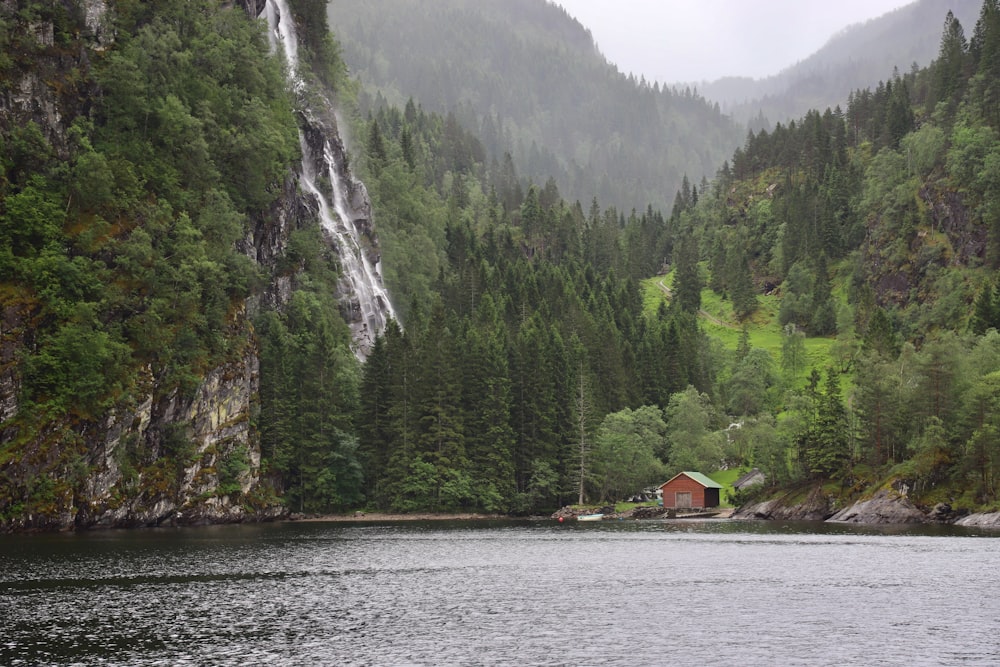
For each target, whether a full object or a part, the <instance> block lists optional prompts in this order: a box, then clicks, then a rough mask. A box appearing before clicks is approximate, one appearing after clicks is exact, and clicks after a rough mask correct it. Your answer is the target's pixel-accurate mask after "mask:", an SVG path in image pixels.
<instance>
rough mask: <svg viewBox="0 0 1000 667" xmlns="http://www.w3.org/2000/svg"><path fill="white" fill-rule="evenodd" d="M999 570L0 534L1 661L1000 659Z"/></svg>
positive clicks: (988, 549)
mask: <svg viewBox="0 0 1000 667" xmlns="http://www.w3.org/2000/svg"><path fill="white" fill-rule="evenodd" d="M977 538H980V539H977ZM982 538H987V539H982ZM998 564H1000V540H998V539H995V538H994V534H991V533H986V532H981V531H980V532H975V531H960V530H957V529H953V528H933V529H927V528H923V529H919V530H915V529H912V528H908V529H907V528H892V529H883V528H878V529H876V528H859V527H855V526H845V525H826V524H813V523H743V522H724V521H708V522H604V523H597V524H577V523H566V524H556V523H555V522H551V521H544V522H528V521H525V522H488V523H487V522H476V523H469V522H432V523H405V524H391V525H361V524H337V523H309V524H274V525H263V526H222V527H210V528H193V529H156V530H146V531H131V532H105V533H88V534H80V535H31V536H0V619H3V633H2V635H0V664H5V665H22V664H23V665H36V664H123V665H125V664H127V665H203V664H211V665H237V664H239V665H256V664H288V665H293V664H294V665H299V664H326V665H354V664H358V665H372V664H374V665H447V664H455V665H457V664H461V665H468V664H504V665H509V664H517V665H525V664H532V665H586V664H621V665H651V664H664V663H668V664H681V663H687V662H695V663H697V664H702V665H705V664H708V665H723V664H726V665H729V664H734V663H739V664H751V665H756V664H760V665H765V664H770V665H777V664H780V665H848V664H852V665H875V664H883V665H904V664H905V665H913V664H928V665H930V664H958V663H961V664H963V665H969V664H984V665H986V664H1000V638H998V634H997V627H996V624H997V619H1000V600H998V596H997V587H996V585H995V583H994V582H995V579H996V572H997V566H998Z"/></svg>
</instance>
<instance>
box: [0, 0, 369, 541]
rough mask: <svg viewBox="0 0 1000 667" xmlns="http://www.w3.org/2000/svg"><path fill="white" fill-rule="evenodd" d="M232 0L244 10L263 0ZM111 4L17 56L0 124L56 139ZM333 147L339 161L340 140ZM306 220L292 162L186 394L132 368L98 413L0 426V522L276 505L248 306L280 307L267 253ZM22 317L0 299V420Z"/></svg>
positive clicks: (9, 406)
mask: <svg viewBox="0 0 1000 667" xmlns="http://www.w3.org/2000/svg"><path fill="white" fill-rule="evenodd" d="M17 4H18V3H14V2H12V0H5V1H3V2H2V3H0V13H2V14H5V15H7V16H13V12H15V11H16V9H17ZM229 4H232V3H229ZM238 4H239V6H241V7H242V8H243V9H244V10H245V11H246V12H247V13H248V15H251V16H256V15H258V14H259V13H260V11H262V9H263V5H264V0H241V1H240V2H239V3H238ZM113 11H114V4H113V3H106V2H103V1H101V0H82V1H81V2H79V3H78V4H77V5H76V7H75V10H74V14H73V15H74V16H75V17H76V19H77V20H78V21H79V23H78V24H77V25H76V26H75V29H76V30H77V38H76V41H75V45H76V48H74V49H65V48H61V49H45V48H43V49H42V50H41V51H40V52H38V53H34V54H27V53H26V54H22V55H23V56H24V57H23V58H18V63H17V65H16V67H15V68H14V71H15V72H16V77H15V79H16V80H15V81H13V82H11V84H10V85H9V86H0V128H2V127H3V126H4V125H7V126H10V124H22V125H23V124H25V123H27V122H28V121H33V122H35V123H36V124H37V125H38V126H39V127H40V128H41V129H42V131H43V132H44V134H45V135H46V138H47V139H48V140H49V141H50V142H51V144H52V145H53V147H54V149H55V150H56V151H65V149H66V134H67V130H68V128H69V126H70V124H71V123H72V122H73V120H74V119H75V118H76V117H78V116H79V115H81V114H84V113H86V111H87V107H88V102H87V99H88V96H89V95H90V94H91V93H92V92H93V91H91V90H88V89H87V88H86V84H85V83H81V82H85V81H86V80H87V77H86V76H85V75H84V76H81V72H83V73H85V72H86V70H87V68H88V66H89V61H90V59H91V57H92V56H94V55H95V52H96V51H98V50H102V49H106V48H109V45H110V44H113V41H112V40H113V35H112V34H111V33H110V31H109V30H108V28H107V26H108V20H107V19H108V16H109V12H113ZM2 19H3V16H0V20H2ZM30 29H31V30H32V31H34V32H35V33H36V35H37V42H38V43H41V44H42V45H43V47H44V46H45V45H46V44H49V45H51V44H52V39H51V35H52V33H53V30H54V29H55V27H54V26H53V25H52V23H47V24H46V23H44V22H42V23H39V24H32V25H31V26H30ZM17 55H18V54H15V56H17ZM327 129H329V128H327ZM332 131H333V132H335V131H336V128H335V127H334V128H332ZM338 148H339V150H340V151H341V155H340V160H341V163H342V164H343V163H344V162H345V160H344V156H343V144H342V143H339V144H338ZM357 187H358V192H352V196H351V199H352V201H353V206H352V208H353V210H354V211H355V213H356V215H357V216H358V218H365V219H368V220H370V218H371V215H370V209H369V208H366V207H370V204H369V203H368V200H367V196H366V195H365V193H364V190H363V186H360V185H359V186H357ZM366 211H367V213H366ZM314 219H315V202H313V201H311V199H309V198H307V197H302V196H301V195H300V194H299V189H298V187H297V181H296V176H295V174H292V173H290V174H289V176H288V178H287V179H286V180H285V182H284V184H283V187H282V192H281V196H280V197H279V198H278V199H277V201H276V203H275V204H274V205H273V206H272V208H271V209H270V210H268V211H263V212H261V213H260V214H258V215H256V216H253V217H252V219H251V221H250V224H249V225H248V227H247V229H246V232H245V236H244V238H243V240H242V241H241V242H240V243H239V244H238V245H239V249H240V250H241V252H243V253H244V254H246V255H247V256H248V257H250V258H251V259H252V260H253V261H254V262H256V263H257V264H258V265H259V266H260V267H261V268H262V269H263V272H264V273H266V274H268V275H270V276H272V279H271V281H270V283H269V284H267V285H266V286H264V288H263V289H261V290H260V291H258V292H257V293H255V294H254V295H252V296H251V298H250V299H248V300H247V301H246V302H245V303H243V304H242V305H239V306H237V307H235V308H231V310H232V313H231V316H230V324H229V326H230V334H231V337H232V339H233V340H239V341H244V342H243V343H242V346H241V347H240V348H239V349H237V350H236V351H234V352H233V353H232V354H230V355H229V357H228V360H227V361H226V362H225V363H223V364H222V365H220V366H218V367H216V368H210V369H207V370H206V371H205V372H204V374H203V377H202V378H201V381H200V383H199V384H198V386H197V387H196V388H195V389H194V390H193V392H191V393H189V394H188V395H182V394H181V393H180V392H179V391H178V390H177V389H175V388H168V387H165V386H162V385H161V384H160V382H159V380H158V378H159V377H160V375H161V374H162V373H161V371H162V369H157V368H144V369H139V370H138V371H137V373H138V378H137V379H136V381H135V383H134V387H135V388H134V389H133V390H132V392H131V393H130V394H129V395H127V396H124V397H122V399H121V400H120V401H119V402H118V404H117V406H116V407H115V408H114V409H113V410H111V411H109V412H108V413H107V414H106V415H104V416H103V417H102V418H100V419H97V420H89V421H88V420H81V419H80V418H78V417H73V416H65V417H61V418H60V417H56V418H53V419H50V420H48V421H46V423H45V426H44V427H42V428H40V429H39V430H38V431H37V432H36V433H33V434H31V435H30V436H29V437H27V438H26V437H25V434H24V432H23V431H22V432H21V433H15V432H13V431H12V430H10V429H8V430H6V431H2V432H0V437H2V441H3V442H9V441H10V440H11V439H12V438H13V437H15V435H16V436H17V437H18V438H19V439H20V442H21V444H20V445H19V447H18V450H17V452H18V453H17V455H16V456H9V455H4V449H3V447H0V530H4V529H6V530H31V529H38V530H53V529H68V528H73V527H78V528H79V527H92V526H109V527H110V526H147V525H161V524H188V523H205V522H232V521H244V520H263V519H269V518H274V517H276V516H280V515H281V514H282V513H283V512H284V509H283V507H282V505H281V504H280V502H279V501H278V497H279V495H280V489H277V488H275V486H274V482H273V480H271V479H268V477H267V476H266V474H265V473H264V471H263V470H262V469H261V449H260V438H259V434H258V432H257V430H256V427H255V416H256V412H257V411H258V409H259V407H258V406H259V401H258V392H259V386H260V377H259V361H258V348H257V343H256V339H255V337H254V333H253V329H252V326H251V319H252V317H253V315H254V314H256V313H257V312H259V311H260V310H261V309H266V308H281V307H282V306H283V305H284V304H286V303H287V302H288V300H289V298H290V295H291V292H292V289H293V284H294V280H295V269H294V267H292V268H291V269H285V270H284V271H283V272H282V271H279V270H278V269H277V265H278V263H279V260H280V259H281V258H282V257H283V255H284V253H285V250H286V246H287V243H288V238H289V234H290V233H291V231H293V230H294V229H295V228H296V227H298V226H300V225H301V224H303V221H305V220H314ZM370 236H371V237H372V243H373V246H372V247H374V237H373V234H370ZM373 252H374V251H373ZM35 315H36V314H35V313H34V312H33V311H32V310H31V308H30V307H28V306H25V305H24V304H17V303H10V304H4V306H3V309H2V312H0V324H2V331H0V421H2V422H6V421H7V420H9V419H10V418H11V417H14V416H15V415H17V413H18V411H19V409H20V407H21V406H19V403H18V401H19V393H20V369H19V365H18V357H19V352H18V351H19V350H22V349H25V348H27V347H30V346H32V345H33V344H34V340H33V323H32V318H33V317H34V316H35ZM25 440H27V441H26V442H25ZM28 496H31V497H33V498H38V497H43V498H46V499H47V500H46V502H45V503H44V504H43V505H41V506H39V504H38V503H37V502H36V503H34V504H33V505H32V508H33V509H31V510H29V509H27V507H26V506H25V505H24V504H23V503H22V502H21V500H23V499H24V498H26V497H28Z"/></svg>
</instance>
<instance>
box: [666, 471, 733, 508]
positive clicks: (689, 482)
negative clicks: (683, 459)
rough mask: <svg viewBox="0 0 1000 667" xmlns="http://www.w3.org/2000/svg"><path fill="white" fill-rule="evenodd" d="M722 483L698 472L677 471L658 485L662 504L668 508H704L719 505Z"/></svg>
mask: <svg viewBox="0 0 1000 667" xmlns="http://www.w3.org/2000/svg"><path fill="white" fill-rule="evenodd" d="M721 491H722V485H721V484H719V483H718V482H713V481H712V480H710V479H709V478H708V477H706V476H705V475H702V474H701V473H700V472H681V473H677V474H676V475H674V476H673V477H671V478H670V480H668V481H666V482H664V483H663V484H661V485H660V492H661V493H662V494H663V506H664V507H666V508H670V509H705V508H707V507H718V506H719V493H720V492H721Z"/></svg>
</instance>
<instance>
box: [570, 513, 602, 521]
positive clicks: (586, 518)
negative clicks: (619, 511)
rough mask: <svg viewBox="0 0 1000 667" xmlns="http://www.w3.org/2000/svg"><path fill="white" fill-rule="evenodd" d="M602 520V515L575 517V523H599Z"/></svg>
mask: <svg viewBox="0 0 1000 667" xmlns="http://www.w3.org/2000/svg"><path fill="white" fill-rule="evenodd" d="M603 518H604V515H603V514H581V515H580V516H578V517H576V520H577V521H600V520H601V519H603Z"/></svg>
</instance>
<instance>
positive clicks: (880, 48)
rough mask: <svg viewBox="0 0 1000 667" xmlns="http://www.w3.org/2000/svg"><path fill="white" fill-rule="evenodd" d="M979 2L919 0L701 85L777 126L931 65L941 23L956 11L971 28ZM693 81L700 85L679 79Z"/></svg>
mask: <svg viewBox="0 0 1000 667" xmlns="http://www.w3.org/2000/svg"><path fill="white" fill-rule="evenodd" d="M981 4H982V3H981V2H980V0H918V1H917V2H913V3H911V4H909V5H906V6H904V7H900V8H899V9H896V10H893V11H891V12H888V13H887V14H884V15H883V16H880V17H878V18H875V19H871V20H870V21H866V22H864V23H858V24H855V25H852V26H849V27H847V28H845V29H843V30H841V31H840V32H838V33H837V34H835V35H833V36H832V37H831V38H830V39H829V41H828V42H827V43H826V44H825V45H824V46H823V47H822V48H821V49H820V50H819V51H817V52H816V53H814V54H812V55H811V56H809V57H808V58H806V59H804V60H802V61H800V62H798V63H796V64H795V65H792V66H791V67H788V68H786V69H784V70H782V71H781V72H779V73H778V74H775V75H774V76H770V77H767V78H764V79H751V78H748V77H724V78H722V79H718V80H716V81H712V82H710V83H704V82H703V83H700V84H697V89H698V92H699V93H700V94H701V95H704V96H705V97H706V98H707V99H709V100H712V101H714V102H718V103H719V105H720V107H721V108H722V110H723V111H724V112H726V113H729V114H731V115H732V116H733V118H734V119H735V120H737V121H739V122H742V123H747V122H751V126H752V127H755V129H759V127H757V126H759V125H761V122H760V117H761V116H762V117H763V118H764V119H766V120H767V121H768V123H769V124H771V125H773V124H774V123H776V122H779V121H780V122H787V121H788V120H789V119H797V118H799V117H801V116H803V115H804V114H805V113H806V112H807V111H808V110H810V109H819V110H822V109H825V108H827V107H831V108H832V107H834V106H836V105H838V104H839V105H841V106H842V107H844V106H846V104H845V103H846V100H847V96H848V95H849V94H850V92H851V91H853V90H857V89H859V88H868V87H874V86H876V85H877V84H878V82H879V81H883V80H885V79H886V77H887V76H888V73H891V72H892V71H893V68H894V67H896V68H899V71H900V72H901V73H904V72H907V71H909V70H910V69H911V67H912V65H913V63H916V64H917V65H918V66H920V67H925V66H927V65H928V64H929V63H930V62H931V61H932V60H933V59H934V58H935V57H937V54H938V47H939V46H940V38H941V26H942V25H943V23H944V17H945V15H946V14H947V13H948V12H949V11H951V12H953V13H954V15H955V17H956V18H958V20H959V21H960V22H961V24H962V26H963V27H964V28H965V31H966V36H968V35H969V34H971V32H972V27H973V25H975V22H976V19H977V17H978V15H979V9H980V6H981ZM680 85H691V86H694V85H695V84H680Z"/></svg>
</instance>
